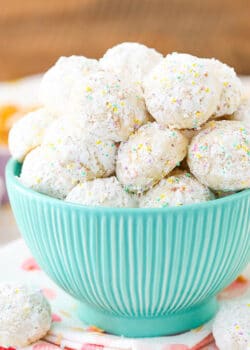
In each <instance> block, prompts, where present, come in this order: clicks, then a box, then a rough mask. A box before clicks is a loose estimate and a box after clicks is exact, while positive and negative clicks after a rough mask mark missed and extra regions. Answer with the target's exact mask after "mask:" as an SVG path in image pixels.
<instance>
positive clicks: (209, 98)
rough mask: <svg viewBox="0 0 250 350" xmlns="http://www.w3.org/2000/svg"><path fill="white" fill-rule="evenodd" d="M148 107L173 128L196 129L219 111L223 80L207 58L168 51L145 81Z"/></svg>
mask: <svg viewBox="0 0 250 350" xmlns="http://www.w3.org/2000/svg"><path fill="white" fill-rule="evenodd" d="M143 87H144V97H145V101H146V105H147V108H148V111H149V112H150V113H151V115H152V116H153V117H154V118H155V120H156V121H157V122H158V123H161V124H163V125H165V126H168V127H170V128H177V129H193V128H198V127H199V126H200V125H202V124H204V123H205V122H206V121H207V120H208V119H209V117H211V115H212V114H214V113H215V111H216V108H217V105H218V103H219V100H220V96H221V92H222V84H221V83H220V82H219V80H218V79H217V78H216V76H215V74H214V72H212V70H211V69H210V68H209V65H208V64H207V63H206V61H205V60H203V59H201V58H198V57H195V56H191V55H188V54H180V53H172V54H169V55H167V56H166V57H165V58H164V59H163V60H162V61H161V62H160V63H159V64H158V65H157V66H155V68H153V69H152V70H151V72H150V73H149V74H148V75H147V76H146V78H145V79H144V82H143Z"/></svg>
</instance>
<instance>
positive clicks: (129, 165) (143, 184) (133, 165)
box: [116, 122, 188, 192]
mask: <svg viewBox="0 0 250 350" xmlns="http://www.w3.org/2000/svg"><path fill="white" fill-rule="evenodd" d="M187 143H188V142H187V139H186V138H185V137H184V136H183V135H182V134H181V133H180V132H179V131H177V130H170V129H168V128H165V127H163V126H161V125H159V124H157V123H156V122H154V123H148V124H146V125H144V126H142V127H141V128H140V129H139V130H138V131H137V132H136V133H135V134H133V135H132V136H131V137H130V138H129V140H128V141H127V142H125V143H122V144H121V145H120V148H119V150H118V155H117V164H116V174H117V178H118V180H119V181H120V182H121V183H122V184H123V185H124V186H126V188H127V189H128V190H129V191H132V192H144V191H146V190H147V189H149V188H150V187H152V186H153V185H154V184H155V183H157V182H158V181H159V180H161V179H162V178H163V177H164V176H166V175H167V174H168V173H169V172H170V171H171V170H173V169H174V168H175V166H176V165H177V164H178V163H179V162H180V161H181V160H182V159H183V158H184V157H185V155H186V152H187Z"/></svg>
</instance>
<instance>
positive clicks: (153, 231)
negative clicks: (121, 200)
mask: <svg viewBox="0 0 250 350" xmlns="http://www.w3.org/2000/svg"><path fill="white" fill-rule="evenodd" d="M20 170H21V165H20V164H19V163H17V162H15V161H14V160H10V161H9V163H8V165H7V169H6V180H7V188H8V193H9V197H10V202H11V206H12V209H13V212H14V215H15V218H16V221H17V224H18V226H19V228H20V231H21V233H22V235H23V237H24V239H25V241H26V243H27V245H28V246H29V248H30V250H31V252H32V254H33V255H34V257H35V258H36V260H37V262H38V263H39V265H40V266H41V267H42V268H43V270H44V271H45V272H46V273H47V274H48V275H49V276H50V277H51V278H52V279H53V280H54V281H55V282H56V283H57V284H58V285H59V286H60V287H61V288H63V289H64V290H65V291H66V292H67V293H69V294H71V295H72V296H73V297H74V298H75V299H77V300H78V301H79V317H80V318H82V319H83V320H84V321H86V322H87V323H88V324H94V325H96V326H98V327H100V328H103V329H104V330H106V331H108V332H111V333H114V334H120V335H124V336H130V337H146V336H148V337H149V336H160V335H167V334H176V333H180V332H184V331H187V330H189V329H192V328H195V327H198V326H200V325H201V324H203V323H204V322H206V321H208V320H210V319H211V318H212V317H213V316H214V314H215V313H216V310H217V302H216V295H217V293H218V292H220V291H221V290H222V289H223V288H224V287H226V286H227V285H228V284H230V283H231V282H232V281H233V280H234V279H235V278H236V277H237V275H238V274H239V273H240V272H241V270H242V269H243V268H244V266H245V265H246V263H247V262H248V261H249V258H250V239H249V237H250V190H246V191H242V192H240V193H238V194H235V195H231V196H228V197H225V198H222V199H218V200H213V201H210V202H206V203H201V204H194V205H189V206H183V207H173V208H163V209H149V208H145V209H127V208H107V207H86V206H81V205H76V204H71V203H66V202H64V201H60V200H57V199H54V198H50V197H48V196H46V195H43V194H40V193H37V192H35V191H33V190H30V189H28V188H26V187H24V186H23V185H22V184H21V183H20V182H19V180H18V178H17V176H18V175H19V173H20Z"/></svg>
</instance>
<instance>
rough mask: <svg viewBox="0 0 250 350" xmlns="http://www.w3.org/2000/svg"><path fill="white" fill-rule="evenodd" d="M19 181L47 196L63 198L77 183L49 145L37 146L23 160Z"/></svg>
mask: <svg viewBox="0 0 250 350" xmlns="http://www.w3.org/2000/svg"><path fill="white" fill-rule="evenodd" d="M20 181H21V183H22V184H23V185H25V186H27V187H29V188H32V189H33V190H35V191H37V192H40V193H44V194H47V195H48V196H51V197H55V198H58V199H63V198H65V197H66V195H67V194H68V193H69V191H70V190H71V189H72V188H73V187H74V186H75V185H76V184H77V180H76V179H73V178H72V175H71V173H70V171H69V170H68V169H67V168H66V167H64V166H63V164H62V162H61V160H60V159H59V157H58V154H57V152H56V151H55V150H54V149H52V148H51V147H49V146H39V147H37V148H35V149H34V150H32V151H31V152H30V153H29V154H28V155H27V157H26V158H25V160H24V163H23V166H22V172H21V175H20Z"/></svg>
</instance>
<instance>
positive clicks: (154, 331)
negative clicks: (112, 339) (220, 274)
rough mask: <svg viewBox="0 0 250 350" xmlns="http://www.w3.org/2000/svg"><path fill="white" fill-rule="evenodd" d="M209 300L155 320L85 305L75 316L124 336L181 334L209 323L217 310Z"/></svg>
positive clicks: (82, 305)
mask: <svg viewBox="0 0 250 350" xmlns="http://www.w3.org/2000/svg"><path fill="white" fill-rule="evenodd" d="M217 307H218V306H217V301H216V299H215V298H211V299H208V300H206V301H205V302H203V303H202V304H199V305H196V306H194V307H193V308H190V309H188V310H182V311H180V312H178V313H175V314H165V315H162V316H158V317H123V316H119V315H114V314H112V313H108V312H106V311H101V310H99V309H96V308H94V307H92V306H90V305H88V304H83V303H82V304H80V305H79V313H78V316H79V318H80V319H81V320H83V321H84V322H85V323H87V324H89V325H95V326H96V327H98V328H101V329H103V330H105V331H106V332H109V333H113V334H117V335H123V336H126V337H157V336H163V335H173V334H177V333H182V332H185V331H188V330H190V329H194V328H196V327H199V326H201V325H202V324H204V323H205V322H207V321H209V320H210V319H211V318H212V317H213V316H214V315H215V313H216V311H217Z"/></svg>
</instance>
